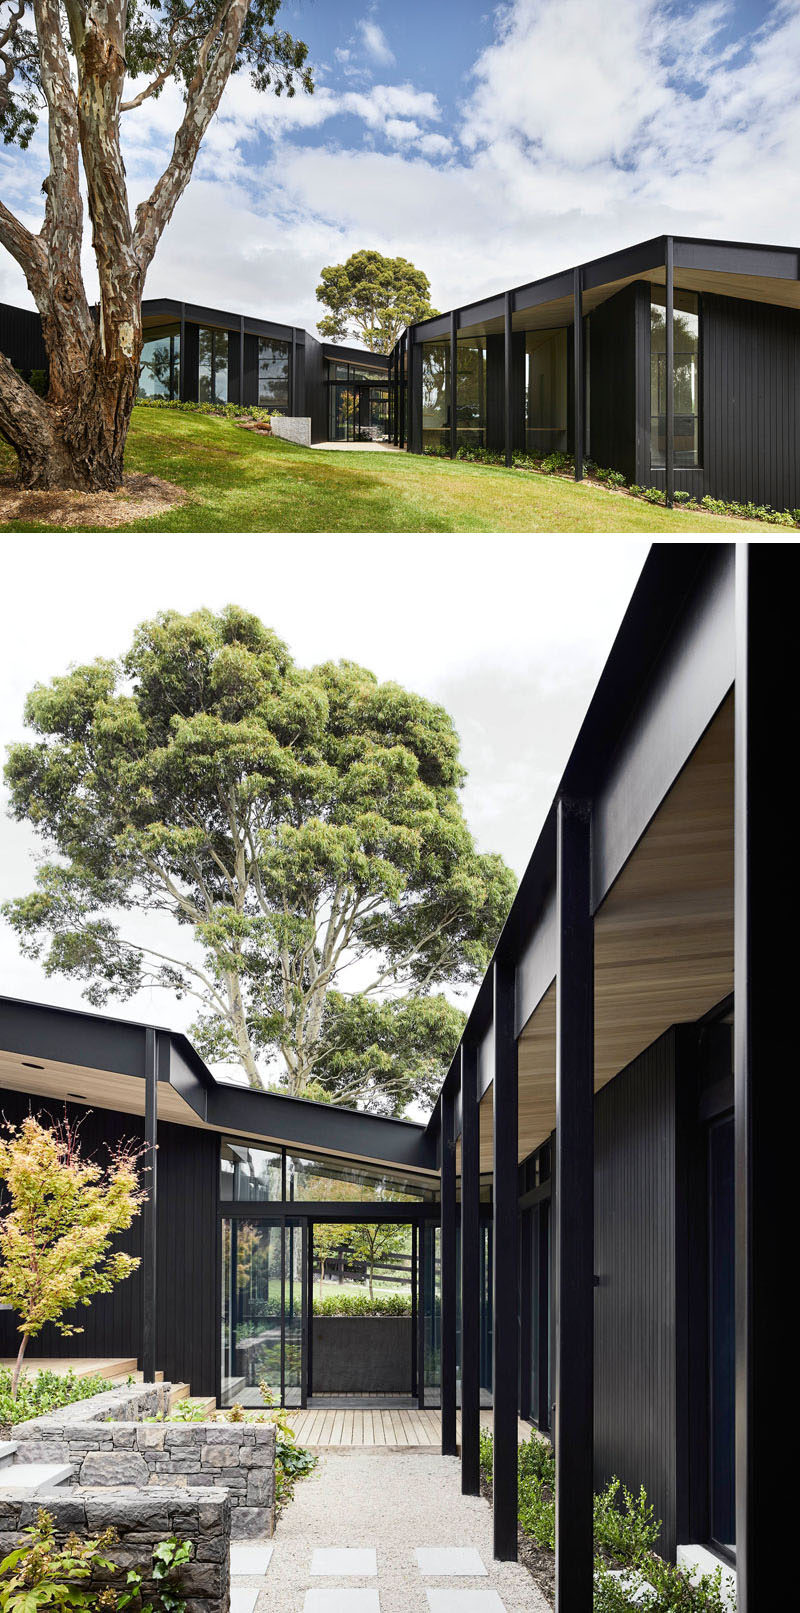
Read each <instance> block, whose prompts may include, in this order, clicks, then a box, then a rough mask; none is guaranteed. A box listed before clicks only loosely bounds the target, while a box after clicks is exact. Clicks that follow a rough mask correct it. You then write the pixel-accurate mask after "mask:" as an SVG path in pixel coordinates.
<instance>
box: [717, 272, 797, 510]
mask: <svg viewBox="0 0 800 1613" xmlns="http://www.w3.org/2000/svg"><path fill="white" fill-rule="evenodd" d="M701 308H702V313H701V326H700V329H701V341H702V354H701V363H702V365H703V408H704V419H703V422H702V424H701V432H702V437H701V442H702V448H701V453H702V455H703V461H704V470H705V476H704V484H705V487H704V490H705V492H706V493H710V494H711V495H712V497H715V498H733V499H739V500H740V501H742V502H744V501H746V500H747V499H752V500H753V502H754V503H756V504H766V503H769V504H772V505H773V507H774V508H775V509H778V510H780V509H796V508H797V507H798V506H800V313H798V312H797V311H796V310H795V309H791V308H777V307H769V306H767V305H766V304H763V303H755V302H743V301H740V300H739V299H738V298H733V297H713V296H708V295H704V296H703V297H702V302H701Z"/></svg>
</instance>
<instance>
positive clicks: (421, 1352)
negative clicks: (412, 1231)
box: [417, 1221, 427, 1411]
mask: <svg viewBox="0 0 800 1613" xmlns="http://www.w3.org/2000/svg"><path fill="white" fill-rule="evenodd" d="M426 1225H427V1223H426V1222H425V1221H420V1224H419V1258H418V1262H417V1282H418V1284H419V1302H418V1304H417V1405H418V1406H419V1408H420V1411H422V1410H424V1407H425V1231H426Z"/></svg>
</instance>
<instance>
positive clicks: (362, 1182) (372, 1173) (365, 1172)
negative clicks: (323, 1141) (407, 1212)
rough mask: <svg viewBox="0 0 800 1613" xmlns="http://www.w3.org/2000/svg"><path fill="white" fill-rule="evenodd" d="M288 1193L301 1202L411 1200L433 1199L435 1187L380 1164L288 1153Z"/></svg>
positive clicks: (289, 1197)
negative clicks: (420, 1184) (400, 1175)
mask: <svg viewBox="0 0 800 1613" xmlns="http://www.w3.org/2000/svg"><path fill="white" fill-rule="evenodd" d="M286 1197H287V1199H294V1200H295V1201H296V1202H298V1203H300V1202H303V1201H305V1202H313V1201H314V1200H317V1201H328V1202H330V1201H331V1200H339V1199H347V1200H352V1201H353V1202H354V1203H371V1202H373V1201H374V1200H383V1201H384V1202H386V1201H389V1202H391V1203H410V1202H415V1201H416V1202H419V1200H421V1199H433V1198H434V1197H435V1191H434V1189H433V1187H431V1188H424V1187H421V1186H417V1185H416V1184H414V1183H412V1182H408V1181H405V1180H404V1179H403V1177H398V1176H396V1175H393V1174H392V1173H390V1172H387V1171H383V1170H381V1168H380V1166H378V1165H351V1164H349V1163H348V1162H347V1161H346V1160H342V1161H341V1163H339V1162H338V1161H335V1160H331V1159H325V1158H323V1157H321V1156H319V1155H317V1156H314V1155H311V1156H309V1155H300V1154H290V1153H287V1155H286Z"/></svg>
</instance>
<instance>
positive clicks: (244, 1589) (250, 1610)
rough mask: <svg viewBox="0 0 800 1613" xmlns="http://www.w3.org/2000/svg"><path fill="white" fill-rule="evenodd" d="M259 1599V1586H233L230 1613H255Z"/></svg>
mask: <svg viewBox="0 0 800 1613" xmlns="http://www.w3.org/2000/svg"><path fill="white" fill-rule="evenodd" d="M258 1597H259V1588H258V1586H257V1585H255V1586H252V1587H251V1586H249V1585H232V1586H231V1609H230V1613H254V1610H255V1605H256V1602H257V1601H258Z"/></svg>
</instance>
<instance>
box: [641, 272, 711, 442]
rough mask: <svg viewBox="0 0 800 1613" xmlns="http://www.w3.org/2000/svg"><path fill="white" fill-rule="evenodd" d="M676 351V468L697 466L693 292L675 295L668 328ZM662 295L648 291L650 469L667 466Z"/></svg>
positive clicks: (697, 389) (695, 306)
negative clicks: (649, 298)
mask: <svg viewBox="0 0 800 1613" xmlns="http://www.w3.org/2000/svg"><path fill="white" fill-rule="evenodd" d="M672 330H673V342H674V345H675V364H674V376H675V465H676V467H678V466H683V467H687V466H693V465H699V463H700V314H699V307H698V301H697V297H696V296H695V295H694V293H693V292H689V291H680V290H676V292H675V313H674V317H673V323H672ZM666 454H667V323H666V294H665V292H663V291H662V290H661V289H660V288H659V287H658V286H654V287H653V292H652V296H651V301H650V463H651V465H655V466H661V465H664V464H666Z"/></svg>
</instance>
